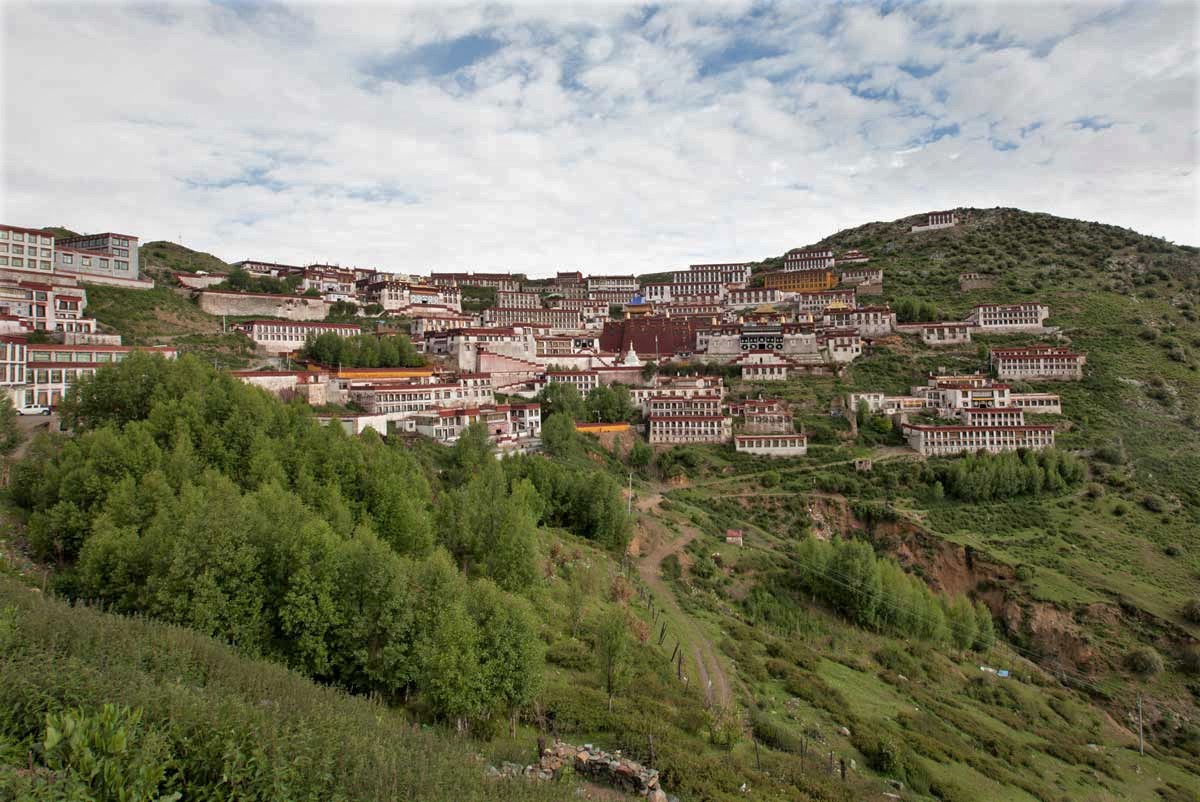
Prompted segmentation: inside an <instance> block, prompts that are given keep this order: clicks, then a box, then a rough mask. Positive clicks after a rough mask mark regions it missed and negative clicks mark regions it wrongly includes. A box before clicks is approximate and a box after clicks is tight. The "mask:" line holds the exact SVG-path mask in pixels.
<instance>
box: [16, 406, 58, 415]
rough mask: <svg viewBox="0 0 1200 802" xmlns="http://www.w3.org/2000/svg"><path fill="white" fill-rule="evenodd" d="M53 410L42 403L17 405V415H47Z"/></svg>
mask: <svg viewBox="0 0 1200 802" xmlns="http://www.w3.org/2000/svg"><path fill="white" fill-rule="evenodd" d="M53 411H54V410H52V409H50V407H48V406H45V405H43V404H32V405H30V406H27V407H17V414H18V415H49V414H50V413H51V412H53Z"/></svg>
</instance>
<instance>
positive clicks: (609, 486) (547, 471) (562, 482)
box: [503, 415, 632, 553]
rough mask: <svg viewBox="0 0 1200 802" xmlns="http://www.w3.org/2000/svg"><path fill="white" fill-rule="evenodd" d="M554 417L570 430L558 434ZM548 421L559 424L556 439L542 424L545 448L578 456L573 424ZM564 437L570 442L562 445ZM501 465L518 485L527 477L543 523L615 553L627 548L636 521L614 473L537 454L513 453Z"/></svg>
mask: <svg viewBox="0 0 1200 802" xmlns="http://www.w3.org/2000/svg"><path fill="white" fill-rule="evenodd" d="M556 421H562V422H564V423H565V425H566V426H569V427H570V428H569V429H565V428H564V430H563V431H562V432H561V433H559V432H555V431H554V429H557V428H559V426H558V424H557V423H555V422H556ZM550 423H555V427H554V429H552V432H554V434H553V443H551V442H550V441H548V440H547V438H546V428H547V426H546V425H543V427H542V438H543V442H545V443H546V446H547V448H549V449H550V450H551V452H552V453H554V454H555V455H556V456H564V455H565V456H568V457H569V456H570V455H572V454H574V453H575V449H576V448H577V446H578V444H577V442H576V440H577V437H578V436H577V434H576V432H575V425H574V424H573V423H571V421H570V420H568V419H567V418H566V417H565V416H563V415H554V416H551V418H550V420H549V421H547V424H550ZM563 440H566V441H567V443H568V445H565V446H564V444H563ZM503 466H504V469H505V472H506V473H507V474H508V476H509V479H510V481H511V482H513V485H514V487H515V486H516V482H517V480H518V479H523V480H528V483H529V485H530V488H531V490H533V491H536V495H537V497H538V499H539V500H540V502H541V503H540V506H539V511H540V513H541V518H540V520H541V522H542V523H545V524H550V525H554V526H561V527H563V528H565V529H569V530H570V531H572V532H574V533H575V534H577V535H580V536H582V537H586V538H589V539H591V540H594V541H596V542H597V543H600V544H601V545H603V546H605V547H606V548H609V549H611V550H613V551H615V552H618V553H623V552H624V551H625V547H626V545H628V543H629V538H630V535H631V529H632V522H631V521H630V518H629V515H628V513H627V512H626V504H625V501H624V499H623V498H622V497H621V496H622V493H621V484H620V483H619V482H618V481H617V480H616V479H615V478H614V477H613V476H612V475H611V474H608V473H600V472H589V471H584V470H574V469H572V468H571V467H567V466H566V465H564V464H563V463H562V462H560V461H557V460H555V461H551V460H547V459H545V458H544V457H541V456H539V455H525V456H517V457H509V458H508V459H505V460H504V462H503Z"/></svg>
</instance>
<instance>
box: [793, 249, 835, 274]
mask: <svg viewBox="0 0 1200 802" xmlns="http://www.w3.org/2000/svg"><path fill="white" fill-rule="evenodd" d="M835 262H836V260H835V259H834V258H833V251H831V250H829V249H828V248H821V249H815V250H805V249H803V248H793V249H792V250H790V251H788V252H787V253H785V254H784V255H783V269H784V271H785V272H788V273H790V272H792V271H793V270H832V269H833V266H834V264H835Z"/></svg>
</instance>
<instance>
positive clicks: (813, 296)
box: [791, 287, 858, 316]
mask: <svg viewBox="0 0 1200 802" xmlns="http://www.w3.org/2000/svg"><path fill="white" fill-rule="evenodd" d="M791 297H792V298H793V299H794V300H795V302H796V311H797V312H802V313H808V314H811V315H816V316H820V315H823V314H825V310H826V309H829V308H830V307H834V306H841V307H848V308H851V309H852V308H854V307H856V306H858V293H857V292H856V291H855V289H854V288H853V287H847V288H846V289H841V290H823V291H821V292H798V293H795V294H793V295H792V296H791Z"/></svg>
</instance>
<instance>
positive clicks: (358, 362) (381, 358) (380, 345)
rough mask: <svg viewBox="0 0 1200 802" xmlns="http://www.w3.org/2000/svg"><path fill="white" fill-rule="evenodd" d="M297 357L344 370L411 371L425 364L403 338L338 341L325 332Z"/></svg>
mask: <svg viewBox="0 0 1200 802" xmlns="http://www.w3.org/2000/svg"><path fill="white" fill-rule="evenodd" d="M301 356H303V357H304V358H305V359H311V360H312V361H314V362H320V363H321V364H322V365H329V366H331V367H336V366H341V367H345V368H414V367H420V366H421V365H424V364H425V359H424V357H422V356H421V355H420V354H419V353H417V349H416V348H414V347H413V344H412V341H411V340H409V339H408V337H405V336H404V335H403V334H393V335H390V336H387V337H376V336H375V335H374V334H359V335H356V336H354V337H339V336H338V335H336V334H334V333H333V332H326V333H325V334H320V335H318V336H316V337H313V338H312V339H311V340H309V341H308V342H307V343H305V344H304V349H303V350H302V351H301Z"/></svg>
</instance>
